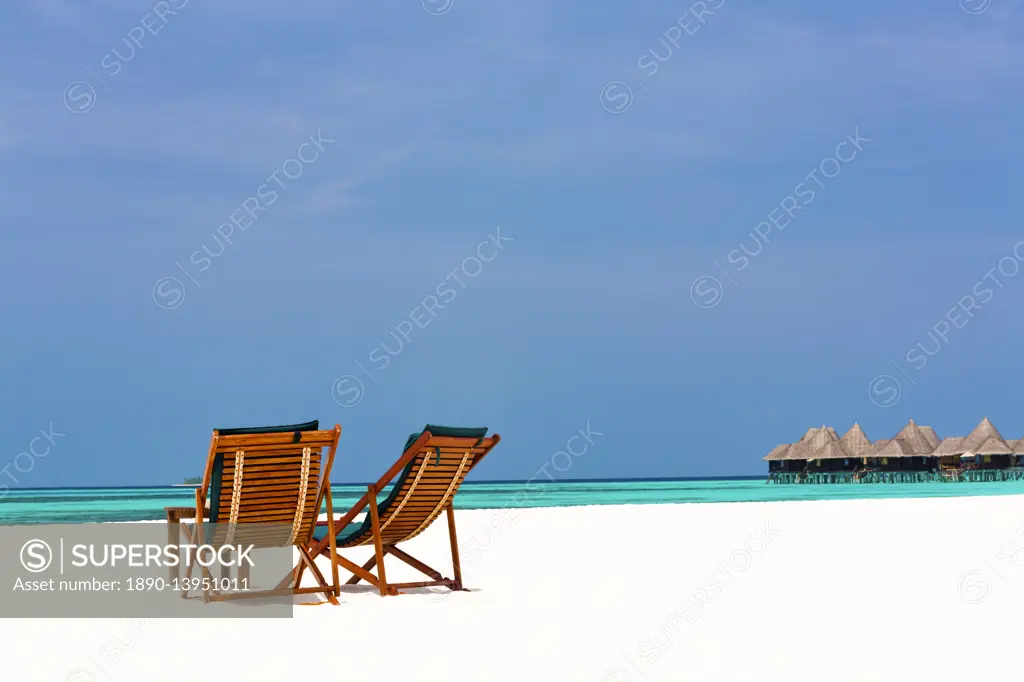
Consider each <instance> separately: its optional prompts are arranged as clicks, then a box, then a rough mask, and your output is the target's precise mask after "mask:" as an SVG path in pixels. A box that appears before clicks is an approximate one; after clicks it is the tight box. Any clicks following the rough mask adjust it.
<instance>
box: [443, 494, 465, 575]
mask: <svg viewBox="0 0 1024 682" xmlns="http://www.w3.org/2000/svg"><path fill="white" fill-rule="evenodd" d="M445 514H446V515H447V516H448V542H449V543H450V544H451V546H452V570H453V571H454V572H455V589H457V590H461V589H463V587H462V566H461V564H460V563H459V539H458V538H457V537H456V535H455V507H454V506H453V504H452V503H451V502H449V503H448V506H447V507H445Z"/></svg>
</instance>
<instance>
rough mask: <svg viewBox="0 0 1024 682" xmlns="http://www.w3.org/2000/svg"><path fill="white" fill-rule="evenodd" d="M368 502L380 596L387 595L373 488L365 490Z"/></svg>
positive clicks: (382, 548) (382, 544) (382, 551)
mask: <svg viewBox="0 0 1024 682" xmlns="http://www.w3.org/2000/svg"><path fill="white" fill-rule="evenodd" d="M367 492H368V498H369V501H370V523H371V525H372V527H373V549H374V553H375V555H376V558H377V580H378V581H379V583H380V584H379V585H378V586H377V587H378V589H379V590H380V596H382V597H384V596H386V595H387V594H388V579H387V577H386V576H385V575H384V543H383V541H382V540H381V537H380V517H379V516H378V515H377V490H376V488H375V487H374V486H372V485H371V486H368V488H367Z"/></svg>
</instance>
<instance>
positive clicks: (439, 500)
mask: <svg viewBox="0 0 1024 682" xmlns="http://www.w3.org/2000/svg"><path fill="white" fill-rule="evenodd" d="M428 429H429V427H428ZM466 431H471V430H468V429H467V430H466ZM428 433H429V432H428V431H424V432H422V434H413V436H410V437H409V442H408V443H407V446H406V454H408V448H409V447H416V448H417V452H416V454H415V456H414V457H413V458H412V459H411V460H410V461H409V463H408V464H407V465H406V466H405V467H404V468H403V469H402V472H401V473H400V474H399V476H398V479H397V480H396V481H395V485H394V487H393V488H392V489H391V491H390V493H389V494H388V496H387V498H385V500H384V501H383V502H382V503H380V504H379V505H378V509H379V519H380V528H381V540H382V541H383V542H384V544H396V543H399V542H404V541H405V540H409V539H411V538H414V537H416V536H417V535H419V534H420V533H421V532H423V531H424V530H426V528H427V527H428V526H429V525H430V524H431V523H433V521H434V520H435V519H436V518H437V517H438V516H439V515H440V514H441V512H442V511H444V509H445V507H446V506H447V505H448V504H449V503H450V502H451V500H452V498H453V497H454V496H455V493H456V492H458V490H459V486H461V485H462V482H463V481H464V480H465V479H466V474H468V473H469V472H470V471H471V470H472V469H473V467H474V466H476V464H477V463H478V462H479V461H480V460H481V459H482V458H483V457H484V455H486V454H487V453H488V452H489V451H490V450H491V449H492V448H493V447H494V446H495V445H497V443H498V441H499V440H500V439H501V438H500V436H497V435H495V436H490V437H484V436H485V434H486V433H487V429H481V430H480V432H479V433H477V434H474V435H471V436H458V437H451V436H435V435H433V434H429V437H428V438H426V439H424V438H422V437H421V436H426V435H428ZM417 443H419V445H416V444H417ZM364 530H365V531H369V530H370V523H369V519H367V521H366V522H365V523H364ZM372 541H373V540H372V536H371V537H369V538H366V536H365V533H360V534H359V535H358V536H354V537H352V538H351V540H350V541H349V542H345V543H343V546H348V547H351V546H354V545H361V544H367V543H368V542H372Z"/></svg>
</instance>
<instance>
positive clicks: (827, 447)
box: [809, 440, 851, 459]
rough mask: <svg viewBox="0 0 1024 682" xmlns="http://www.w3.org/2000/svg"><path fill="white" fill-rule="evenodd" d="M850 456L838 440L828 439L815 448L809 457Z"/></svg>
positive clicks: (836, 457) (833, 457)
mask: <svg viewBox="0 0 1024 682" xmlns="http://www.w3.org/2000/svg"><path fill="white" fill-rule="evenodd" d="M850 456H851V455H850V453H849V452H847V451H846V449H845V448H843V446H842V444H841V443H840V442H839V441H838V440H830V441H829V442H827V443H825V444H824V445H823V446H821V447H820V448H818V449H817V450H815V451H814V453H813V454H812V455H811V456H810V458H809V459H849V458H850Z"/></svg>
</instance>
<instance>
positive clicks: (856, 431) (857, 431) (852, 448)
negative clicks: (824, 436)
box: [839, 423, 872, 457]
mask: <svg viewBox="0 0 1024 682" xmlns="http://www.w3.org/2000/svg"><path fill="white" fill-rule="evenodd" d="M839 443H840V444H841V445H842V446H843V449H844V450H846V451H847V452H848V453H850V454H851V455H853V456H855V457H860V456H862V454H863V453H866V452H869V451H870V450H871V448H872V445H871V441H870V440H868V436H867V434H866V433H864V429H862V428H860V424H857V423H854V425H853V426H852V427H850V430H849V431H847V432H846V433H844V434H843V437H842V438H840V439H839Z"/></svg>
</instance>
